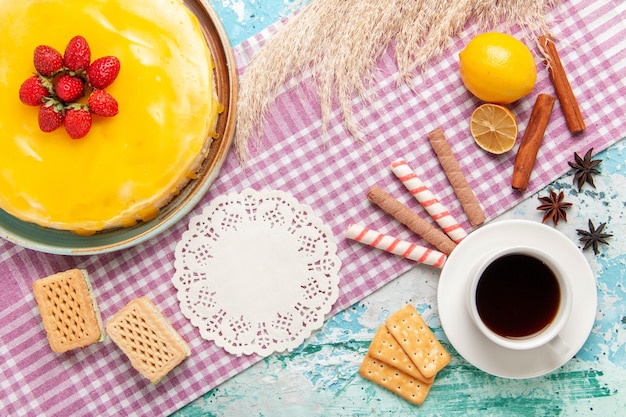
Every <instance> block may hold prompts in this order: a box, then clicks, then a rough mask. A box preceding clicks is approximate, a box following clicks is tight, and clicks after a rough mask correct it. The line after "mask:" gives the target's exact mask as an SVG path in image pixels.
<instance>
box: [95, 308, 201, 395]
mask: <svg viewBox="0 0 626 417" xmlns="http://www.w3.org/2000/svg"><path fill="white" fill-rule="evenodd" d="M106 331H107V334H108V335H109V336H110V337H111V340H113V342H115V344H116V345H118V346H119V348H120V349H122V351H123V352H124V353H125V354H126V356H127V357H128V358H129V359H130V363H131V365H132V366H133V368H135V369H136V370H137V371H139V373H140V374H141V375H143V376H144V377H146V378H148V379H149V380H150V382H152V383H153V384H156V383H157V382H158V381H160V380H161V378H163V377H164V376H165V375H167V374H168V373H169V372H170V371H171V370H172V369H174V368H175V367H176V366H177V365H178V364H180V363H181V362H182V361H183V360H184V359H185V358H186V357H187V356H189V354H190V350H189V346H188V345H187V343H186V342H185V341H184V340H183V339H182V338H181V337H180V335H179V334H178V333H177V332H176V330H174V328H173V327H172V326H171V325H170V323H169V322H168V321H167V319H166V318H165V317H164V316H163V315H162V314H161V312H160V311H158V309H157V308H156V306H155V305H154V304H153V303H152V301H150V299H148V298H147V297H140V298H135V299H134V300H132V301H131V302H129V303H128V304H127V305H126V306H125V307H124V308H123V309H122V310H120V311H119V312H118V313H117V314H115V315H114V316H113V317H111V319H110V320H109V321H108V322H107V325H106Z"/></svg>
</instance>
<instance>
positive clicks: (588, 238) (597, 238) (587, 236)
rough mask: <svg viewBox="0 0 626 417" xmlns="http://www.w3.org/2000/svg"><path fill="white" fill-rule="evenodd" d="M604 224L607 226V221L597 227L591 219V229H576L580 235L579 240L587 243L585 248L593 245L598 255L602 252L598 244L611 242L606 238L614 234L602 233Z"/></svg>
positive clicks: (594, 251)
mask: <svg viewBox="0 0 626 417" xmlns="http://www.w3.org/2000/svg"><path fill="white" fill-rule="evenodd" d="M604 226H606V223H600V226H598V228H597V229H596V228H595V226H594V225H593V222H592V221H591V219H589V231H587V230H582V229H576V233H578V235H579V236H580V238H579V239H578V240H579V241H581V242H584V243H585V246H583V250H585V249H587V248H589V247H590V246H591V247H592V248H593V253H595V254H596V255H597V254H598V253H599V252H600V251H599V250H598V245H599V244H600V243H604V244H605V245H608V244H609V242H607V241H606V238H609V237H611V236H613V235H612V234H610V233H602V231H603V230H604Z"/></svg>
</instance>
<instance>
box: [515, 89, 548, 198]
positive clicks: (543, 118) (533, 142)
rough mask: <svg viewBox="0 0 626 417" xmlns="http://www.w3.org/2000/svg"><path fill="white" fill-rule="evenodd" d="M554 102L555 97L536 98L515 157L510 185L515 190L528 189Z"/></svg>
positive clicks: (543, 96) (540, 95)
mask: <svg viewBox="0 0 626 417" xmlns="http://www.w3.org/2000/svg"><path fill="white" fill-rule="evenodd" d="M555 101H556V97H554V96H551V95H549V94H539V95H538V96H537V100H536V101H535V105H534V106H533V111H532V113H531V114H530V119H529V120H528V126H526V131H524V136H523V137H522V141H521V142H520V146H519V149H518V150H517V156H516V157H515V165H514V167H513V179H512V181H511V185H512V186H513V188H514V189H516V190H525V189H526V187H528V181H529V179H530V174H531V172H532V170H533V167H534V166H535V160H536V159H537V152H538V151H539V147H540V146H541V142H542V141H543V136H544V134H545V131H546V127H547V126H548V121H549V120H550V115H551V114H552V108H553V107H554V102H555Z"/></svg>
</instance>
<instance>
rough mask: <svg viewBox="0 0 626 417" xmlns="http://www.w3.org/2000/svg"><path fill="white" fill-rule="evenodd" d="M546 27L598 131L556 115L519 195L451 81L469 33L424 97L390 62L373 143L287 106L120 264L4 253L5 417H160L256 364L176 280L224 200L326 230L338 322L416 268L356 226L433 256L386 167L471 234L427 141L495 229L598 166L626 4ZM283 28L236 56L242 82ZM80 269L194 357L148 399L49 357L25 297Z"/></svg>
mask: <svg viewBox="0 0 626 417" xmlns="http://www.w3.org/2000/svg"><path fill="white" fill-rule="evenodd" d="M552 17H553V18H554V24H553V31H552V33H553V35H554V37H555V39H556V42H557V47H558V49H559V52H560V53H561V57H562V60H563V63H564V65H565V68H566V71H567V72H568V74H569V77H570V81H571V83H572V85H573V87H574V91H575V93H576V95H577V97H578V98H579V100H580V103H581V107H582V112H583V114H584V116H585V119H586V122H587V126H588V128H587V130H586V132H585V133H584V134H582V135H580V136H577V137H572V136H571V135H570V134H569V132H568V131H567V128H566V126H565V122H564V119H563V117H562V114H561V110H560V108H559V105H558V102H557V105H556V107H555V110H554V112H553V115H552V119H551V121H550V125H549V126H548V130H547V134H546V137H545V140H544V143H543V145H542V147H541V150H540V152H539V155H538V160H537V165H536V167H535V170H534V173H533V176H532V180H531V182H530V185H529V189H528V191H527V192H525V193H518V192H515V191H513V190H512V189H511V187H510V178H511V174H512V167H513V161H514V157H515V152H510V153H508V154H506V155H503V156H500V157H496V156H491V155H487V154H486V153H484V152H482V151H481V150H480V149H478V148H477V147H476V146H475V144H474V143H473V140H472V139H471V137H470V136H469V133H468V129H469V126H468V120H469V116H470V114H471V112H472V110H473V109H474V108H475V107H476V106H477V105H478V102H477V101H476V100H475V99H474V98H472V97H471V96H470V95H469V94H468V93H467V92H466V90H465V89H464V87H463V86H462V84H461V81H460V79H459V76H458V71H457V68H458V63H457V53H458V51H459V50H460V49H461V48H462V46H463V45H464V44H465V43H466V42H467V40H468V39H469V38H470V37H471V36H472V35H474V34H475V32H474V29H473V27H472V26H468V28H467V30H466V31H465V32H464V33H463V36H462V39H459V40H458V41H457V42H456V43H455V44H454V45H453V46H452V47H451V48H450V50H449V51H448V52H447V53H446V54H445V55H444V56H443V57H442V58H441V59H439V60H437V61H436V62H434V63H433V64H432V65H431V66H430V68H429V70H428V72H427V73H426V74H424V76H423V77H421V78H418V79H417V92H413V91H412V90H410V89H409V88H407V87H404V86H401V87H398V86H397V84H396V79H395V73H396V66H395V63H394V60H393V53H392V51H388V53H387V54H386V55H385V56H384V57H383V59H381V61H380V62H379V63H378V70H379V72H378V73H377V74H376V75H377V80H378V81H377V86H376V91H375V93H376V94H378V99H376V100H375V101H374V102H373V104H371V105H366V106H365V105H362V104H361V103H359V102H355V109H356V116H357V118H358V120H359V121H360V122H361V124H362V126H363V129H364V132H365V133H366V134H367V140H366V142H365V143H357V142H355V141H354V140H353V139H352V137H350V135H349V134H348V133H347V132H346V131H345V130H344V128H343V127H342V124H341V115H340V113H339V111H336V112H335V113H333V118H332V120H331V125H330V126H329V135H330V138H329V140H328V141H327V142H323V141H322V140H321V138H320V136H321V122H320V110H319V103H318V101H317V100H316V99H315V97H314V95H313V94H312V92H311V91H309V90H308V89H307V87H306V84H307V83H302V84H301V85H299V86H297V87H293V88H290V89H289V90H288V91H285V92H284V93H282V94H281V95H280V96H279V97H278V100H277V102H276V104H275V106H274V107H273V111H272V114H271V117H269V118H268V119H267V121H266V123H265V125H264V127H263V132H264V135H263V137H262V138H260V146H259V147H258V149H256V150H255V151H254V152H253V157H252V159H251V161H250V164H249V167H248V168H247V169H246V170H243V169H242V168H241V167H240V166H239V164H238V162H237V160H236V158H235V156H234V152H231V154H230V155H229V157H228V159H227V161H226V163H225V165H224V167H223V171H222V173H221V175H220V177H219V179H218V180H217V181H216V183H215V184H214V186H213V187H212V189H211V190H210V192H209V193H208V194H207V195H206V197H205V198H204V199H203V200H202V201H201V202H200V205H199V206H198V207H197V208H196V209H195V210H194V211H193V212H192V213H191V214H190V215H189V216H187V217H186V218H185V219H184V220H183V221H181V222H180V223H178V224H176V225H175V226H174V227H172V228H171V229H170V230H168V231H167V232H165V233H164V234H162V235H161V236H159V237H157V238H154V239H152V240H151V241H149V242H146V243H144V244H142V245H140V246H137V247H134V248H131V249H128V250H124V251H121V252H118V253H111V254H105V255H101V256H82V257H69V256H60V255H49V254H43V253H37V252H34V251H31V250H27V249H23V248H20V247H17V246H15V245H13V244H11V243H9V242H4V241H3V242H0V283H1V291H0V356H1V358H2V360H1V361H0V415H3V416H4V415H8V416H56V415H63V416H70V415H100V416H103V415H116V416H122V415H123V416H131V415H150V416H153V415H166V414H169V413H171V412H172V411H174V410H176V409H178V408H180V407H182V406H183V405H185V404H187V403H188V402H190V401H192V400H193V399H195V398H197V397H198V396H200V395H202V394H203V393H205V392H207V391H208V390H210V389H211V388H213V387H215V386H217V385H218V384H220V383H221V382H223V381H225V380H226V379H228V378H230V377H232V376H233V375H235V374H237V373H239V372H241V371H242V370H244V369H245V368H247V367H249V366H250V365H252V364H253V363H255V362H257V361H258V360H259V358H257V357H245V356H244V357H234V356H231V355H229V354H227V353H226V352H225V351H223V350H221V349H219V348H217V347H216V346H215V345H214V344H213V343H211V342H207V341H205V340H203V339H202V338H201V337H200V335H199V333H198V330H197V329H196V328H195V327H193V326H192V325H191V323H189V322H188V321H187V320H186V319H185V318H184V317H183V316H182V314H181V312H180V309H179V307H178V304H177V300H176V291H175V289H174V287H173V285H172V284H171V281H170V279H171V277H172V275H173V272H174V266H173V264H174V262H173V261H174V247H175V246H176V243H177V242H178V240H179V239H180V237H181V235H182V233H183V231H184V230H185V229H186V227H187V222H188V219H189V217H190V216H191V215H194V214H197V213H199V212H200V211H201V210H202V207H203V206H205V205H206V204H207V203H208V202H209V201H210V200H211V199H212V198H214V197H215V196H217V195H221V194H224V193H228V192H239V191H241V190H243V189H244V188H246V187H251V188H254V189H257V190H261V189H279V190H282V191H285V192H288V193H290V194H292V195H293V196H294V197H296V198H297V199H298V200H299V201H300V202H301V203H304V204H307V205H309V206H311V207H312V208H313V209H314V211H315V212H316V213H317V215H318V216H319V217H321V218H322V219H323V220H324V221H325V222H326V223H327V224H328V225H329V226H330V227H331V228H332V230H333V232H334V234H335V236H336V238H337V241H338V246H339V248H338V253H339V256H340V257H341V259H342V262H343V269H342V272H341V283H340V297H339V300H338V301H337V303H336V304H335V306H334V309H333V313H336V312H338V311H340V310H342V309H344V308H346V307H349V306H350V305H352V304H353V303H355V302H358V301H359V300H361V299H363V298H364V297H365V296H367V295H368V294H370V293H372V292H373V291H375V290H377V289H378V288H380V287H382V286H383V285H385V284H386V283H388V282H389V281H391V280H392V279H394V278H395V277H397V276H398V275H399V274H401V273H403V272H405V271H407V270H408V269H409V268H411V267H413V266H414V264H412V263H411V262H409V261H406V260H404V259H402V258H398V257H394V256H393V255H388V254H385V253H382V252H379V251H376V250H373V249H371V248H369V247H365V246H360V245H358V244H356V243H354V242H350V241H347V240H345V239H344V238H343V232H344V230H345V228H346V227H347V225H348V223H350V222H351V221H359V222H362V223H364V224H367V225H370V226H372V227H373V228H376V229H377V230H379V231H383V232H386V233H389V234H392V235H396V236H397V237H400V238H403V239H406V240H412V241H415V242H417V243H423V242H420V241H419V239H418V238H417V237H416V236H413V235H411V233H410V232H408V231H407V230H406V229H405V228H404V227H403V226H401V225H399V224H398V223H397V222H395V221H393V220H391V219H390V218H389V217H388V216H387V215H385V214H384V213H382V212H381V211H380V210H379V209H377V208H375V207H373V206H372V205H371V204H370V203H368V202H367V200H366V197H365V193H366V191H367V189H368V188H369V186H371V185H373V184H378V185H379V186H381V187H383V188H385V189H386V190H387V191H388V192H389V193H391V194H392V195H394V196H395V197H397V198H398V199H399V200H400V201H402V202H404V203H406V204H408V205H409V206H410V207H413V208H414V209H415V210H416V211H418V212H421V208H420V207H418V206H417V203H416V202H415V201H414V200H413V198H412V197H411V196H410V195H409V194H408V193H407V192H406V190H405V189H404V188H403V185H402V184H401V183H400V182H399V181H398V180H397V179H396V178H395V177H394V175H393V174H392V173H391V171H390V169H389V165H390V163H391V161H393V160H394V159H396V158H398V157H404V158H405V159H407V161H409V163H410V164H411V166H412V167H413V168H414V169H415V171H416V172H417V174H418V175H419V176H420V178H422V179H423V180H424V181H425V182H427V183H428V185H429V186H430V188H431V190H432V191H433V192H434V193H435V194H436V195H437V196H438V197H439V198H440V200H442V202H443V203H444V204H445V205H446V206H447V207H448V208H449V209H450V210H451V211H452V212H453V214H454V215H455V217H456V218H457V219H459V220H461V221H462V222H463V223H464V225H465V227H466V228H467V229H468V230H469V229H470V227H469V224H468V222H467V219H466V217H465V215H464V214H463V212H462V209H461V207H460V204H459V203H458V201H456V199H455V197H454V194H453V191H452V189H451V187H450V185H449V183H448V182H447V179H446V177H445V175H444V173H443V172H442V170H441V168H440V166H439V163H438V162H437V160H436V158H435V157H434V153H433V151H432V149H431V148H430V146H429V144H428V141H427V140H426V134H427V133H428V132H429V131H431V130H433V129H435V128H437V127H442V128H443V129H444V131H445V134H446V136H447V138H448V139H449V141H450V142H451V145H452V148H453V151H454V153H455V154H456V156H457V158H458V159H459V162H460V165H461V167H462V168H463V171H464V173H465V174H466V176H467V178H468V181H469V183H470V185H471V187H472V188H473V190H474V191H475V193H476V195H477V197H478V200H479V201H480V202H481V204H482V206H483V208H484V210H485V212H486V214H487V217H488V218H489V219H492V218H494V217H495V216H497V215H498V214H500V213H502V212H503V211H505V210H507V209H509V208H511V207H513V206H514V205H515V204H516V203H518V202H520V201H521V200H522V199H525V198H526V197H528V196H530V195H531V194H533V193H534V192H536V191H537V190H539V189H540V188H542V187H543V186H545V185H546V184H548V183H550V182H551V181H553V180H554V179H556V178H558V177H560V176H561V175H562V174H564V173H565V172H566V171H567V170H568V166H567V161H568V160H571V159H572V157H573V153H574V152H575V151H576V152H578V153H581V152H584V151H586V150H587V149H588V148H590V147H593V148H594V149H595V151H596V152H597V151H600V150H602V149H604V148H606V147H607V146H609V145H611V144H613V143H615V142H617V141H619V140H620V139H621V138H622V137H623V136H624V133H625V132H626V129H625V126H624V124H625V122H626V110H625V109H626V24H625V23H624V21H626V2H624V1H609V0H571V1H565V2H564V3H563V4H562V5H561V6H559V7H558V8H557V9H555V10H554V11H553V12H552ZM278 25H280V23H279V24H277V25H275V26H273V27H270V28H268V29H267V30H265V31H264V32H262V33H261V34H260V35H258V36H256V37H254V38H252V39H249V40H248V41H246V42H244V43H242V44H241V45H238V46H237V47H236V48H235V53H236V57H237V62H238V65H239V67H240V70H243V68H244V67H245V65H246V63H247V62H248V60H249V59H250V57H251V55H252V54H253V53H254V51H256V50H258V48H260V47H261V45H262V44H263V42H264V40H266V39H268V37H269V36H271V35H272V33H274V32H275V30H276V28H277V27H278ZM518 35H519V34H518ZM537 61H538V62H540V58H539V56H538V58H537ZM540 92H547V93H553V87H552V85H551V83H550V81H549V79H548V76H547V72H546V71H545V70H544V71H540V73H539V78H538V83H537V86H536V88H535V90H534V91H533V93H532V94H531V95H530V96H529V97H528V98H527V99H524V100H522V101H520V102H519V103H517V104H516V105H515V106H514V107H513V110H514V112H515V113H516V114H517V116H518V118H519V120H520V131H522V132H523V131H524V128H525V124H526V121H527V120H528V118H529V116H530V111H531V107H532V104H533V103H534V99H535V97H536V95H537V94H538V93H540ZM538 216H539V214H538ZM538 219H539V217H538ZM73 267H78V268H84V269H86V270H87V271H88V272H89V273H90V275H91V277H92V280H93V284H94V290H95V295H96V298H97V300H98V302H99V305H100V308H101V310H102V314H103V317H104V319H105V320H106V318H107V317H110V316H111V315H112V314H114V313H115V312H117V311H118V310H119V309H120V308H121V307H123V306H124V305H125V304H126V303H127V302H128V301H129V300H130V299H132V298H135V297H137V296H141V295H146V296H148V297H150V298H151V299H152V300H153V301H154V303H155V304H156V305H157V306H158V307H159V308H160V309H161V310H162V311H163V313H164V314H165V315H166V316H167V317H168V318H169V319H170V320H171V322H172V324H173V325H174V327H175V328H177V329H179V330H180V333H181V334H182V336H183V337H184V338H185V339H186V340H187V341H188V342H189V345H190V347H191V350H192V355H191V357H190V358H188V359H187V360H186V361H185V362H184V363H183V364H182V365H180V366H179V367H178V368H176V369H175V370H174V371H172V372H171V373H170V374H169V375H168V377H167V378H165V380H163V381H162V382H161V383H159V384H158V385H156V386H151V385H150V384H149V383H147V381H146V380H144V379H143V378H142V377H141V376H139V375H138V374H137V373H136V372H134V371H133V370H132V369H131V368H130V365H129V363H128V361H127V360H126V358H124V357H123V356H122V353H121V351H120V350H119V349H118V348H117V347H116V346H114V344H113V343H112V342H111V341H110V339H107V340H106V341H104V342H103V343H100V344H96V345H92V346H90V347H87V348H84V349H79V350H76V351H73V352H69V353H65V354H55V353H53V352H52V351H51V350H50V348H49V346H48V343H47V340H46V336H45V332H44V330H43V326H42V324H41V320H40V318H39V315H38V311H37V308H36V304H35V301H34V298H33V295H32V291H31V283H32V281H33V280H35V279H37V278H39V277H43V276H46V275H49V274H52V273H55V272H58V271H62V270H66V269H69V268H73ZM418 267H419V266H418Z"/></svg>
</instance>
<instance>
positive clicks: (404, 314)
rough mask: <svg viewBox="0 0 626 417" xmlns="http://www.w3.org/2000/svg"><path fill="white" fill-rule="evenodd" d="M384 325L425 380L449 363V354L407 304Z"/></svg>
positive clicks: (413, 309) (413, 308)
mask: <svg viewBox="0 0 626 417" xmlns="http://www.w3.org/2000/svg"><path fill="white" fill-rule="evenodd" d="M385 324H386V325H387V328H388V329H389V332H390V333H391V334H392V335H393V337H394V338H395V339H396V340H397V341H398V344H399V345H400V346H401V347H402V349H403V350H404V351H405V352H406V353H407V355H408V356H409V358H410V359H411V361H412V362H413V363H414V364H415V365H416V366H417V369H418V370H419V371H420V372H421V373H422V375H424V376H425V377H426V378H429V377H432V376H435V374H436V373H437V372H438V371H439V370H441V369H442V368H443V367H444V366H446V365H447V364H448V362H450V354H449V353H448V352H447V351H446V349H445V348H444V347H443V345H442V344H441V343H440V342H439V340H437V338H436V337H435V335H434V334H433V332H432V330H430V327H428V325H427V324H426V322H425V321H424V319H422V317H421V316H420V315H419V314H418V312H417V311H416V310H415V307H413V306H412V305H410V304H407V305H406V306H404V307H403V308H401V309H400V310H398V311H397V312H395V313H394V314H392V315H391V316H389V318H388V319H387V321H386V322H385Z"/></svg>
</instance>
